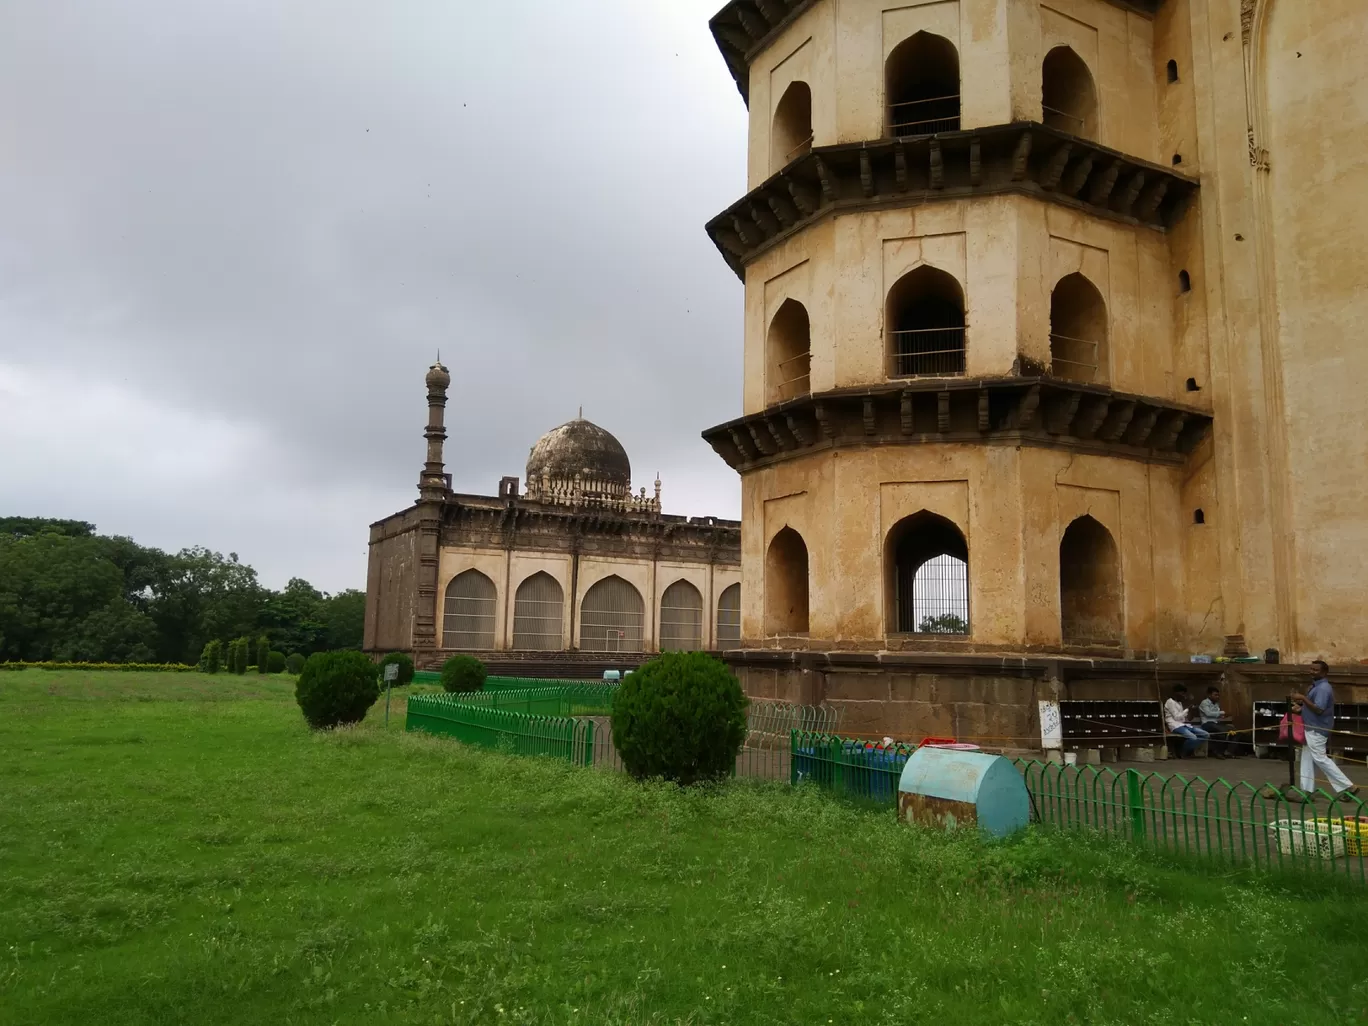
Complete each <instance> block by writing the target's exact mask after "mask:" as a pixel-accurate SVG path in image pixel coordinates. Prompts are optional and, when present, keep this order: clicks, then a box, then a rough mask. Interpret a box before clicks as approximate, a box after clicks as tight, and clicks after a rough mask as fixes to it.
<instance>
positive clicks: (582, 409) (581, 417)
mask: <svg viewBox="0 0 1368 1026" xmlns="http://www.w3.org/2000/svg"><path fill="white" fill-rule="evenodd" d="M578 417H579V419H580V420H583V419H584V407H583V406H581V407H580V408H579V414H578Z"/></svg>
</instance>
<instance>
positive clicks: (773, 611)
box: [765, 527, 808, 635]
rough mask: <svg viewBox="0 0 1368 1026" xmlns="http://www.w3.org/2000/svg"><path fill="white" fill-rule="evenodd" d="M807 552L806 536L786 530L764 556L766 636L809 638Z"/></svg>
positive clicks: (775, 538) (777, 536)
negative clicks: (804, 537)
mask: <svg viewBox="0 0 1368 1026" xmlns="http://www.w3.org/2000/svg"><path fill="white" fill-rule="evenodd" d="M807 629H808V550H807V545H806V544H805V543H804V542H803V536H802V535H800V534H799V533H798V532H797V531H795V530H794V529H793V528H791V527H785V528H784V529H783V530H782V531H780V532H779V533H778V534H776V535H775V536H774V540H773V541H771V542H770V545H769V552H768V553H766V555H765V633H766V634H771V635H772V634H806V633H807Z"/></svg>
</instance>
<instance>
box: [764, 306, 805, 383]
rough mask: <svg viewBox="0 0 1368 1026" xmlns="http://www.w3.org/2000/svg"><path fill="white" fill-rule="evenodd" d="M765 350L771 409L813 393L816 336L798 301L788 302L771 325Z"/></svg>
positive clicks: (803, 307) (781, 307) (803, 308)
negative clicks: (812, 332)
mask: <svg viewBox="0 0 1368 1026" xmlns="http://www.w3.org/2000/svg"><path fill="white" fill-rule="evenodd" d="M765 349H766V353H767V356H766V360H767V363H768V367H767V368H766V375H765V379H766V381H768V382H769V388H768V392H769V395H768V405H770V406H773V405H774V404H775V403H782V402H783V401H784V400H786V399H795V398H797V397H798V396H800V395H807V394H808V393H809V392H810V391H812V379H811V376H810V372H811V367H812V334H811V330H810V328H809V325H808V313H807V307H805V306H803V304H802V303H800V302H798V300H796V299H786V300H784V302H783V305H782V306H780V307H779V312H778V313H776V314H775V315H774V320H773V321H771V322H770V329H769V334H768V335H767V336H766V339H765Z"/></svg>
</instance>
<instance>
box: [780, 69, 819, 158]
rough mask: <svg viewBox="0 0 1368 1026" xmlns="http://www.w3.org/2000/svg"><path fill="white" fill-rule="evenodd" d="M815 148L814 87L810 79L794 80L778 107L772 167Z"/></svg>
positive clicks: (785, 91)
mask: <svg viewBox="0 0 1368 1026" xmlns="http://www.w3.org/2000/svg"><path fill="white" fill-rule="evenodd" d="M811 151H812V90H811V89H810V88H808V84H807V83H806V82H791V83H790V84H789V87H788V88H787V89H785V90H784V95H783V97H782V98H780V100H779V104H778V106H776V107H775V108H774V123H773V125H772V126H771V128H770V170H771V171H778V170H779V169H780V168H782V167H784V166H785V165H787V164H788V163H789V162H790V161H793V160H797V159H798V158H799V157H801V156H803V155H804V154H806V153H810V152H811Z"/></svg>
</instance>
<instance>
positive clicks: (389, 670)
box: [385, 663, 399, 684]
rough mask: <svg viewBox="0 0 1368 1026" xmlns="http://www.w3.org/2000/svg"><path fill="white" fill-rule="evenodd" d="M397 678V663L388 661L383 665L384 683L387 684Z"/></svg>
mask: <svg viewBox="0 0 1368 1026" xmlns="http://www.w3.org/2000/svg"><path fill="white" fill-rule="evenodd" d="M398 679H399V664H398V663H389V664H387V665H386V666H385V683H386V684H389V683H391V682H393V681H396V680H398Z"/></svg>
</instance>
